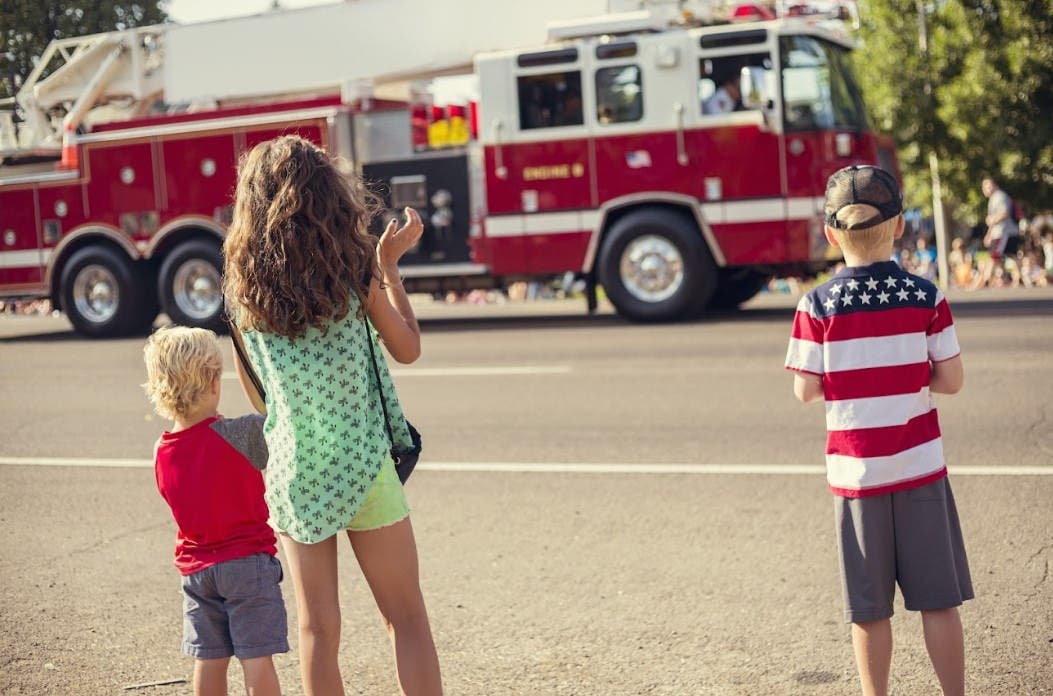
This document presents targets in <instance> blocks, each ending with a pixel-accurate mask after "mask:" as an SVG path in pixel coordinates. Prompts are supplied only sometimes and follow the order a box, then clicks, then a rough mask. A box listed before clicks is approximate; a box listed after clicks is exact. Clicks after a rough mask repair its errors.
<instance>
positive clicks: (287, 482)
mask: <svg viewBox="0 0 1053 696" xmlns="http://www.w3.org/2000/svg"><path fill="white" fill-rule="evenodd" d="M352 305H353V306H352V307H351V311H350V312H349V313H348V315H347V317H345V318H344V319H342V320H340V321H334V322H331V323H330V324H329V325H328V326H327V327H326V330H325V331H321V330H318V329H315V328H313V327H312V328H308V330H307V334H306V335H305V336H303V337H302V338H296V339H290V338H286V337H284V336H279V335H277V334H270V333H263V332H258V331H242V335H243V337H244V343H245V350H246V353H247V354H248V356H249V360H250V361H251V362H252V365H253V366H254V367H255V368H256V372H257V374H258V375H259V377H260V380H261V381H262V382H263V387H264V390H265V391H266V393H267V398H266V402H267V422H266V425H265V426H264V435H265V437H266V440H267V447H268V449H269V450H270V459H269V461H268V464H267V470H266V482H267V493H266V498H267V505H268V506H269V507H270V512H271V523H272V524H273V525H274V526H275V527H277V528H278V529H279V530H281V531H282V532H285V533H286V534H288V535H289V536H291V537H292V538H293V539H295V540H296V541H299V542H301V543H306V544H314V543H317V542H319V541H323V540H325V539H328V538H329V537H331V536H332V535H333V534H336V533H337V532H339V531H341V530H343V529H346V528H347V524H348V522H350V521H351V518H353V517H354V516H355V513H357V512H358V510H359V508H360V507H361V506H362V502H363V500H364V499H365V496H366V493H367V492H368V491H369V489H370V487H371V486H372V485H373V481H374V479H376V476H377V473H378V472H379V471H380V467H381V464H383V463H384V461H385V460H386V459H387V457H388V453H389V451H390V449H391V444H390V443H389V441H388V434H387V429H386V428H385V425H384V410H383V409H382V408H381V404H380V391H379V390H378V385H377V384H376V382H377V379H376V376H375V373H374V370H373V366H372V365H370V354H369V344H367V343H366V341H367V340H369V341H373V342H374V352H375V354H376V358H377V368H378V370H379V372H380V382H381V383H380V385H379V389H383V393H384V399H385V402H386V404H387V408H388V414H389V418H390V419H391V430H392V434H393V435H394V437H395V440H396V442H397V443H398V444H400V445H404V444H405V445H408V444H409V441H410V436H409V430H408V429H407V427H406V420H405V417H404V416H403V414H402V408H401V406H400V405H399V402H398V396H397V395H396V393H395V386H394V383H393V382H392V380H391V374H390V373H389V372H388V367H387V363H386V362H385V360H384V353H383V351H382V350H381V349H380V347H379V345H378V342H377V335H376V332H375V331H373V330H372V327H370V326H369V324H368V321H367V320H365V319H359V318H358V317H357V316H356V310H357V307H358V303H357V301H356V300H355V299H354V298H352Z"/></svg>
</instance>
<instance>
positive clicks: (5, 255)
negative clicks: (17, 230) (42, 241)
mask: <svg viewBox="0 0 1053 696" xmlns="http://www.w3.org/2000/svg"><path fill="white" fill-rule="evenodd" d="M50 257H51V249H45V250H43V251H40V250H39V249H25V250H22V251H0V268H37V267H39V266H43V265H44V264H46V263H47V262H48V259H49V258H50Z"/></svg>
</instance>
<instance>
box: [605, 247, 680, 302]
mask: <svg viewBox="0 0 1053 696" xmlns="http://www.w3.org/2000/svg"><path fill="white" fill-rule="evenodd" d="M619 270H620V273H621V277H622V283H624V284H625V289H626V290H628V291H629V293H630V294H631V295H632V296H633V297H635V298H636V299H638V300H642V301H644V302H662V301H663V300H667V299H669V298H670V297H672V296H673V295H674V294H676V291H677V290H679V289H680V286H681V285H683V284H684V257H683V256H682V255H681V254H680V250H679V249H677V248H676V245H675V244H673V243H672V242H671V241H669V240H668V239H666V238H665V237H659V236H657V235H653V234H649V235H644V236H642V237H637V238H636V239H634V240H633V241H631V242H629V245H628V246H626V247H625V251H623V252H622V259H621V264H620V266H619Z"/></svg>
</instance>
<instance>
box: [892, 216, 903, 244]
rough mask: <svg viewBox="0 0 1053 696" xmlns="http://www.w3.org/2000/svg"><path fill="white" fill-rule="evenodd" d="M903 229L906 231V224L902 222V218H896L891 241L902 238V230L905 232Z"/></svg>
mask: <svg viewBox="0 0 1053 696" xmlns="http://www.w3.org/2000/svg"><path fill="white" fill-rule="evenodd" d="M905 229H906V222H905V221H904V219H903V216H902V215H900V216H899V217H898V218H896V234H895V235H893V237H892V238H893V239H899V238H900V237H902V236H903V230H905Z"/></svg>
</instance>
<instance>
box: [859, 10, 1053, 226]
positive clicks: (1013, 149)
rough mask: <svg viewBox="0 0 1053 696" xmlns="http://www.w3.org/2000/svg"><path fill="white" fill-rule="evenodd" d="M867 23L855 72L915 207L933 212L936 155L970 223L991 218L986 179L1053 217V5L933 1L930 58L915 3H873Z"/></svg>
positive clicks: (951, 199) (959, 213)
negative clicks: (892, 140)
mask: <svg viewBox="0 0 1053 696" xmlns="http://www.w3.org/2000/svg"><path fill="white" fill-rule="evenodd" d="M861 14H862V22H863V24H862V26H861V28H860V31H861V38H862V39H863V45H862V46H861V47H860V49H859V51H857V52H856V55H855V62H856V68H857V71H858V74H859V77H860V81H861V82H862V83H863V88H864V90H865V92H866V98H867V101H868V108H869V110H870V113H871V117H872V119H873V121H874V124H875V126H876V127H877V128H878V130H881V131H884V132H888V133H892V134H893V135H895V136H896V138H897V140H898V142H899V145H900V151H899V152H900V165H901V168H902V170H903V174H904V183H905V188H906V193H907V196H908V198H909V199H910V201H911V202H912V203H914V204H916V205H921V206H922V207H924V208H926V210H931V200H932V195H931V189H930V176H929V166H928V158H929V152H930V151H935V152H936V154H937V156H938V157H939V162H940V178H941V183H942V186H943V193H944V199H945V205H946V204H949V208H950V209H951V210H952V211H954V214H955V217H957V218H958V219H959V220H960V221H962V222H966V223H973V222H976V221H977V220H979V219H982V218H983V212H984V205H983V204H984V199H983V196H982V194H981V192H980V181H981V179H982V178H983V177H984V176H993V177H994V178H995V179H997V180H998V181H999V182H1000V183H1001V185H1002V188H1004V189H1005V190H1006V191H1008V192H1009V193H1010V195H1012V196H1013V197H1014V198H1016V199H1017V200H1018V201H1020V202H1021V203H1022V204H1023V205H1024V206H1025V208H1030V209H1032V210H1041V209H1049V208H1053V0H935V2H934V3H933V2H926V25H927V29H928V32H927V33H928V51H927V54H926V53H923V52H922V51H921V48H920V45H919V36H920V32H919V25H920V23H919V14H918V5H917V2H916V0H868V1H867V2H866V4H865V5H863V7H862V8H861ZM926 84H928V85H930V86H931V89H930V90H928V91H927V90H926Z"/></svg>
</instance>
